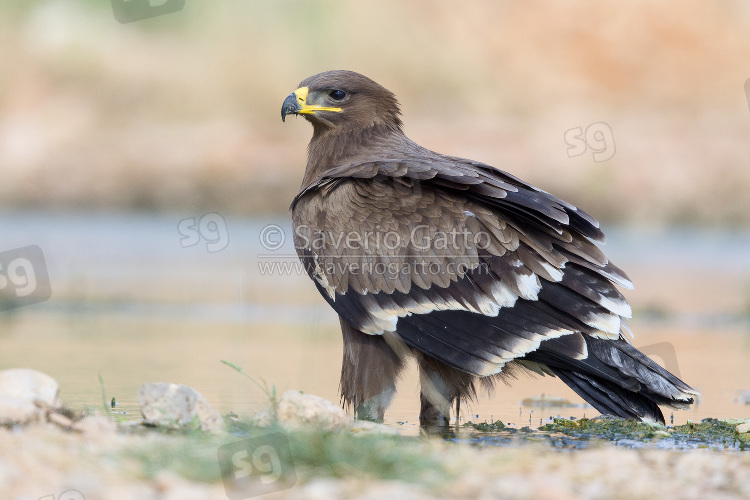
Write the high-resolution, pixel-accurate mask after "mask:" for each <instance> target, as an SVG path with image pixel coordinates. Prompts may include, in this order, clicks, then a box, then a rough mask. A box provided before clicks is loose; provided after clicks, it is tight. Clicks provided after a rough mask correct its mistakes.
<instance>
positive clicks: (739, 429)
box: [735, 422, 750, 434]
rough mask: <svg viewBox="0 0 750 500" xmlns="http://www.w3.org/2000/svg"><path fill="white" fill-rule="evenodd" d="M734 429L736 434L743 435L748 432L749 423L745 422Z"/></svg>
mask: <svg viewBox="0 0 750 500" xmlns="http://www.w3.org/2000/svg"><path fill="white" fill-rule="evenodd" d="M735 429H736V430H737V432H738V433H739V434H744V433H746V432H750V422H746V423H744V424H740V425H738V426H737V427H735Z"/></svg>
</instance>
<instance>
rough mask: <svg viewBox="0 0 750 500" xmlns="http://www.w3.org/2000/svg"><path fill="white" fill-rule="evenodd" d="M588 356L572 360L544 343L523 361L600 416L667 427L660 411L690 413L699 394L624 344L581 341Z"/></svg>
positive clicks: (602, 340)
mask: <svg viewBox="0 0 750 500" xmlns="http://www.w3.org/2000/svg"><path fill="white" fill-rule="evenodd" d="M583 337H584V338H585V340H586V347H587V350H588V353H587V356H586V357H585V358H583V359H573V358H571V357H569V356H565V355H564V354H562V353H561V352H560V350H559V349H556V347H555V342H553V341H545V342H542V344H541V345H540V346H539V349H538V350H537V351H535V352H533V353H529V354H527V355H526V356H525V359H528V360H529V361H534V362H537V363H542V364H544V365H546V366H547V367H549V369H550V370H551V371H552V373H554V374H555V375H557V376H558V377H560V379H561V380H562V381H563V382H565V383H566V384H568V386H570V388H571V389H573V390H574V391H575V392H576V393H578V395H579V396H581V397H582V398H583V399H585V400H586V401H587V402H588V403H589V404H590V405H591V406H593V407H594V408H596V409H597V410H599V411H600V412H601V413H604V414H608V415H615V416H618V417H622V418H635V419H639V420H644V421H654V422H659V423H662V424H663V423H664V415H663V414H662V412H661V410H660V409H659V405H662V406H667V407H670V408H675V409H687V408H689V406H690V405H691V404H692V403H693V401H694V399H693V396H695V395H697V394H698V392H697V391H696V390H695V389H693V388H692V387H690V386H689V385H687V384H686V383H685V382H683V381H682V380H680V379H678V378H677V377H675V376H674V375H672V374H671V373H669V372H668V371H667V370H665V369H664V368H662V367H661V366H659V365H658V364H656V363H655V362H654V361H653V360H651V359H650V358H649V357H647V356H646V355H645V354H643V353H642V352H640V351H639V350H638V349H636V348H635V347H633V346H632V345H630V344H629V343H627V342H626V341H624V340H608V339H598V338H594V337H590V336H588V335H583Z"/></svg>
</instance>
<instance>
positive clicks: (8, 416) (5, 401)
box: [0, 395, 44, 425]
mask: <svg viewBox="0 0 750 500" xmlns="http://www.w3.org/2000/svg"><path fill="white" fill-rule="evenodd" d="M43 420H44V412H43V411H42V410H40V409H39V408H37V407H36V405H35V404H34V403H32V402H31V401H26V400H23V399H19V398H14V397H10V396H5V395H0V424H4V425H14V424H20V425H25V424H31V423H37V422H42V421H43Z"/></svg>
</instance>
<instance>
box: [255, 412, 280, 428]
mask: <svg viewBox="0 0 750 500" xmlns="http://www.w3.org/2000/svg"><path fill="white" fill-rule="evenodd" d="M250 422H252V424H253V425H255V426H257V427H271V426H272V425H273V424H274V422H276V416H275V415H274V414H273V410H272V409H271V408H268V409H266V410H263V411H259V412H258V413H256V414H255V415H253V416H252V417H250Z"/></svg>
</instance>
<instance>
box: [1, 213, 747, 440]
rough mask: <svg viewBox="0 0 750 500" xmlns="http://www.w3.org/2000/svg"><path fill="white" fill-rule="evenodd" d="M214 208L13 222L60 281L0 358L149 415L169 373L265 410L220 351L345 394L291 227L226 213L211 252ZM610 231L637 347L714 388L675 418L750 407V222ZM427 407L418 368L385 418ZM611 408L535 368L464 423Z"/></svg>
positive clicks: (327, 318) (8, 332) (225, 402)
mask: <svg viewBox="0 0 750 500" xmlns="http://www.w3.org/2000/svg"><path fill="white" fill-rule="evenodd" d="M201 215H202V214H185V215H174V216H164V215H161V216H154V215H122V214H114V215H113V214H52V213H21V214H12V215H4V216H0V242H2V245H1V246H0V252H3V251H6V250H10V249H14V248H19V247H24V246H27V245H38V246H39V247H40V248H41V249H42V250H43V252H44V257H45V261H46V264H47V267H48V271H49V277H50V284H51V288H52V296H51V298H50V299H49V300H47V301H45V302H42V303H38V304H33V305H27V306H24V307H19V308H16V309H11V310H7V311H0V368H8V367H17V366H24V367H31V368H36V369H39V370H42V371H45V372H47V373H49V374H51V375H52V376H54V377H55V378H57V379H58V380H59V381H60V383H61V385H62V397H63V399H64V400H65V401H66V402H68V403H69V404H70V405H73V406H75V407H84V406H95V405H101V404H102V392H101V389H100V386H99V381H98V375H101V377H102V379H103V380H104V384H105V392H106V398H107V400H109V399H110V398H112V397H115V398H116V401H117V402H118V405H117V407H116V409H117V410H118V411H122V412H125V413H124V418H137V417H139V414H138V411H137V403H136V392H137V390H138V387H139V386H140V385H141V384H142V383H145V382H156V381H168V382H177V383H184V384H187V385H190V386H192V387H194V388H196V389H198V390H199V391H200V392H201V393H202V394H203V395H204V396H205V397H206V398H207V399H208V400H209V402H210V403H211V404H213V405H214V406H216V407H217V408H218V409H219V410H220V411H222V412H229V411H234V412H236V413H238V414H241V415H243V414H247V413H250V412H253V411H256V410H258V409H261V408H263V407H264V406H265V405H266V396H265V394H264V393H263V392H262V391H261V390H260V389H259V388H258V387H256V386H255V385H254V384H253V383H252V382H251V381H249V380H247V379H246V378H244V377H242V376H241V375H239V374H238V373H236V372H234V371H233V370H232V369H230V368H229V367H227V366H225V365H223V364H222V363H221V362H220V360H222V359H225V360H229V361H231V362H233V363H235V364H237V365H239V366H241V367H243V368H244V370H245V372H247V373H248V374H250V375H251V376H253V377H255V378H256V379H257V380H258V381H260V380H261V379H262V380H265V381H266V382H267V383H268V384H269V386H270V385H273V386H275V387H276V390H277V391H283V390H285V389H300V390H303V391H305V392H308V393H313V394H318V395H320V396H323V397H326V398H328V399H331V400H337V389H338V377H339V370H340V362H341V339H340V334H339V331H338V323H337V319H336V316H335V314H334V313H333V312H332V311H330V310H329V309H328V307H327V305H326V304H325V303H324V302H323V300H322V299H321V298H320V297H319V296H318V294H317V291H316V290H315V289H314V287H313V286H312V284H311V283H310V282H309V280H308V278H307V277H306V276H304V275H300V274H299V273H298V272H297V271H298V269H295V268H293V267H292V268H291V271H290V272H288V273H281V272H278V271H279V270H278V269H276V271H277V272H275V273H272V274H269V273H265V272H264V271H263V266H266V267H267V265H268V263H272V262H284V263H290V265H291V264H294V262H295V259H296V257H294V255H293V249H292V247H291V241H290V240H291V237H290V234H289V232H288V230H289V222H288V221H287V220H285V219H279V220H271V219H268V220H265V219H240V218H233V217H227V218H226V219H217V220H218V223H219V224H222V225H223V224H225V228H224V227H222V228H221V234H219V233H218V232H214V233H210V234H207V235H206V236H209V237H211V238H215V237H216V236H217V235H218V237H219V238H224V237H226V236H228V242H227V241H223V240H222V241H219V242H218V243H226V247H225V248H224V249H222V250H220V251H216V252H211V251H209V249H210V248H211V246H210V245H208V243H209V242H208V241H207V240H206V239H202V240H201V241H200V242H199V243H198V244H197V245H194V246H190V247H183V246H182V244H181V238H182V236H181V234H180V229H178V224H179V222H180V221H181V220H183V219H185V218H190V217H196V221H197V220H198V219H199V218H200V216H201ZM268 224H278V226H279V227H280V228H281V229H282V230H284V231H286V235H287V237H286V242H285V244H284V245H282V246H281V247H280V248H278V249H273V250H269V249H268V248H264V247H263V245H262V244H261V240H260V237H261V235H262V234H264V232H263V231H264V228H265V227H267V226H268ZM209 229H210V228H209ZM224 229H226V231H224ZM266 231H267V230H266ZM605 231H606V232H607V234H608V236H609V239H608V244H607V245H606V247H605V250H606V251H607V253H608V255H609V256H610V257H611V258H612V260H614V261H615V262H616V263H617V264H618V265H619V266H620V267H622V268H624V269H625V270H626V271H627V272H628V273H629V274H630V276H631V278H632V279H633V281H634V283H635V284H636V290H635V291H632V292H630V291H629V292H627V293H626V295H627V297H628V299H629V300H631V303H632V304H633V306H634V311H635V319H634V320H633V321H632V322H631V323H630V326H631V329H632V330H633V332H634V333H635V340H634V345H636V346H637V347H640V348H642V349H643V350H644V351H645V352H647V353H648V354H650V355H652V356H654V358H655V359H657V361H660V362H662V363H663V364H664V365H665V366H666V367H667V368H668V369H670V370H671V371H673V372H675V373H677V374H679V375H680V376H681V377H682V378H683V379H684V380H685V381H687V382H688V383H690V384H692V385H693V386H694V387H695V388H696V389H698V390H700V391H701V393H702V396H701V398H700V400H699V404H696V405H694V406H693V408H692V409H691V410H689V411H679V412H675V413H674V423H675V424H680V423H684V422H685V421H686V420H687V419H693V420H700V419H702V418H705V417H716V418H729V417H750V406H748V405H744V404H741V403H740V402H738V401H737V398H738V397H739V395H740V392H741V391H742V390H747V389H750V363H748V359H750V326H749V325H750V323H749V322H748V311H750V251H748V249H750V232H747V231H744V232H734V231H717V230H701V229H679V230H668V231H660V230H657V229H642V228H641V229H633V228H615V229H609V230H607V228H606V227H605ZM279 237H280V236H279V235H276V236H273V238H272V239H271V240H269V241H271V242H272V243H273V241H278V238H279ZM218 246H223V245H218ZM214 248H215V247H214ZM542 394H544V395H545V396H553V397H562V398H566V399H568V400H569V401H570V402H571V403H572V405H573V407H557V406H549V405H547V406H528V405H527V406H524V405H522V404H521V401H522V400H523V399H524V398H530V397H539V396H541V395H542ZM670 413H671V412H669V410H667V411H666V412H665V415H666V417H667V421H668V422H669V420H670ZM417 414H418V382H417V375H416V369H415V367H414V366H413V365H410V366H409V367H408V369H407V370H406V372H405V374H404V377H403V379H402V380H401V382H400V384H399V392H398V395H397V397H396V399H395V400H394V402H393V404H392V406H391V408H390V409H389V411H388V413H387V420H388V422H389V423H391V424H393V425H398V426H399V427H401V428H403V429H405V430H406V431H407V432H411V430H412V429H413V431H414V432H417V425H416V419H417ZM597 414H598V413H597V412H596V411H595V410H594V409H592V408H590V407H585V405H584V404H583V402H582V401H581V399H580V398H578V396H576V395H575V394H574V393H573V392H572V391H570V390H569V389H568V388H567V387H566V386H565V385H564V384H562V383H561V382H560V381H559V380H557V379H553V378H550V377H525V376H522V377H521V378H520V379H518V380H517V381H515V382H514V383H513V384H512V386H511V387H505V386H503V385H500V386H498V387H497V391H496V393H495V394H494V396H493V397H492V398H488V397H487V395H482V396H481V397H480V400H479V401H478V402H477V403H475V404H472V405H470V406H469V407H466V406H464V407H462V412H461V420H462V422H465V421H468V420H472V421H474V422H477V421H485V420H486V421H494V420H502V421H503V422H505V423H510V424H511V425H512V426H515V427H517V428H520V427H522V426H526V425H531V426H532V427H536V426H538V425H540V423H544V422H546V421H547V419H548V418H549V417H551V416H557V415H560V416H564V417H571V416H572V417H576V418H579V417H582V416H588V417H591V416H594V415H597ZM398 422H401V423H398Z"/></svg>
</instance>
